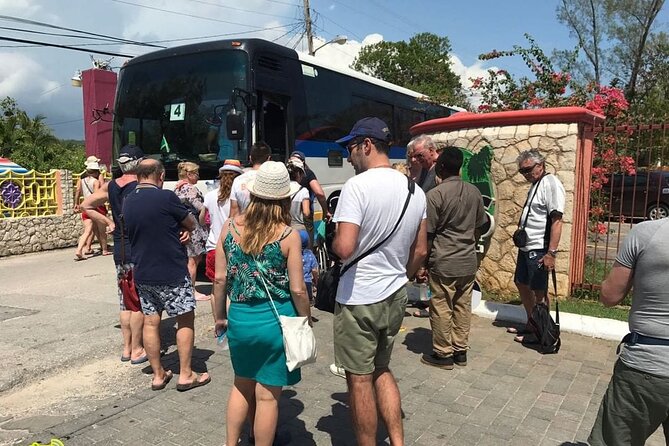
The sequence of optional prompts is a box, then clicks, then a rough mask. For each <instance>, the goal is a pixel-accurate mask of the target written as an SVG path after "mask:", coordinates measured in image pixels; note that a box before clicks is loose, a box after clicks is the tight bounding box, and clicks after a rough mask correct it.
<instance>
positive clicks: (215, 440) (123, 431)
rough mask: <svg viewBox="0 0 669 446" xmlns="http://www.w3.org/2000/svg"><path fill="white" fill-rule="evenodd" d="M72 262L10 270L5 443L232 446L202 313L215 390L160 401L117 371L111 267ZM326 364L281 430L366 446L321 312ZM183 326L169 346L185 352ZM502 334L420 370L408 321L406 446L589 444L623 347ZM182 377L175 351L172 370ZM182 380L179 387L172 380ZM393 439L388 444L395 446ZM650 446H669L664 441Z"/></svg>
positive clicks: (2, 390)
mask: <svg viewBox="0 0 669 446" xmlns="http://www.w3.org/2000/svg"><path fill="white" fill-rule="evenodd" d="M70 257H71V252H69V251H53V252H48V253H43V254H39V255H27V256H21V257H14V258H9V259H0V280H2V283H3V288H2V290H1V291H0V310H1V312H0V327H2V333H3V336H2V339H1V340H0V361H2V363H3V365H4V367H3V368H2V371H1V372H0V443H3V442H4V443H6V444H29V443H30V442H32V441H41V442H44V443H48V441H49V439H50V438H52V437H58V438H61V439H63V441H64V443H65V445H67V446H70V445H93V444H104V445H107V444H132V445H139V444H171V445H207V446H209V445H212V444H216V445H221V444H223V442H224V431H225V405H226V400H227V395H228V392H229V389H230V384H231V381H232V375H231V366H230V361H229V358H228V353H227V352H223V351H221V350H220V349H219V348H218V346H217V345H216V343H215V340H214V339H213V336H212V333H211V329H210V325H211V323H210V321H211V319H210V318H211V316H210V314H209V311H210V310H209V307H208V304H207V303H204V304H203V303H200V304H199V305H200V306H199V307H198V313H199V315H198V319H197V321H196V324H198V329H197V339H196V351H195V356H196V360H195V363H194V364H195V367H196V368H197V369H199V370H204V369H205V368H206V369H207V370H208V371H209V372H210V373H211V374H212V377H213V381H212V383H211V384H210V385H208V386H206V387H203V388H199V389H194V390H192V391H190V392H186V393H178V392H176V390H175V389H174V384H171V385H170V386H168V388H167V389H166V390H164V391H161V392H151V391H150V390H149V384H150V377H149V375H148V374H147V373H148V372H149V370H148V369H147V368H142V367H141V366H138V367H132V366H129V365H127V364H121V363H120V361H119V360H118V354H119V351H118V347H119V342H118V339H119V334H118V329H117V328H115V325H116V316H117V315H116V311H117V307H116V305H117V304H116V300H115V291H114V287H113V285H114V284H113V277H112V276H110V274H112V273H111V271H112V268H113V267H112V262H111V259H109V258H102V257H98V258H93V259H91V260H87V261H85V262H77V263H75V262H72V260H71V259H70ZM315 314H316V315H317V316H318V317H319V319H320V321H319V322H318V323H317V324H316V326H315V331H316V335H317V337H318V339H319V340H320V344H319V349H320V357H319V361H318V363H317V364H315V365H311V366H308V367H306V368H305V369H304V370H303V380H302V382H301V383H300V384H298V385H297V386H295V387H293V388H287V389H285V390H284V392H283V398H282V400H281V414H280V420H279V423H280V427H279V431H280V432H286V433H287V434H288V435H290V437H291V441H290V444H291V445H329V444H332V445H336V446H344V445H353V444H354V441H353V437H352V433H351V429H350V421H349V410H348V405H347V402H348V401H347V395H346V386H345V382H344V380H342V379H340V378H337V377H334V376H332V375H330V373H329V372H328V370H327V366H328V364H329V363H330V362H331V361H332V342H331V330H332V324H331V316H330V315H328V314H322V313H318V312H315ZM171 322H172V321H171V320H167V321H166V322H164V327H163V328H164V333H163V334H164V340H165V341H166V342H167V343H168V345H172V344H173V342H174V330H173V328H172V323H171ZM502 325H503V323H495V322H491V321H490V320H487V319H480V318H476V317H475V318H474V321H473V328H472V350H471V352H470V354H469V365H468V366H467V367H464V368H456V369H455V370H453V371H444V370H439V369H435V368H432V367H428V366H425V365H423V364H421V363H420V361H419V357H420V354H421V353H422V352H425V351H427V350H429V343H430V333H429V330H428V327H429V324H428V322H427V320H425V319H417V318H413V317H407V318H406V319H405V321H404V329H403V331H402V333H401V335H400V336H399V339H398V342H397V344H396V347H395V352H394V358H393V363H392V367H393V370H394V372H395V374H396V376H397V378H398V381H399V386H400V390H401V393H402V402H403V411H404V417H405V418H404V422H405V430H406V439H407V444H414V445H423V446H429V445H446V444H463V445H475V444H476V445H504V444H514V445H517V444H537V445H564V444H573V443H578V442H579V441H580V442H582V441H584V440H585V439H586V438H587V435H588V432H589V429H590V427H591V426H592V423H593V421H594V418H595V415H596V411H597V408H598V406H599V402H600V401H601V397H602V394H603V392H604V391H605V389H606V385H607V384H608V381H609V379H610V374H611V370H612V367H613V362H614V360H615V343H613V342H608V341H602V340H596V339H591V338H585V337H582V336H578V335H572V334H565V335H564V337H563V347H562V350H561V351H560V353H559V354H558V355H553V356H542V355H540V354H538V353H537V352H535V351H533V350H529V349H526V348H524V347H523V346H521V345H520V344H517V343H514V342H513V341H512V339H511V337H510V335H508V334H506V333H505V330H504V328H503V326H502ZM164 362H165V364H166V365H167V366H168V367H170V368H171V369H172V370H174V371H177V370H178V364H177V359H176V352H174V347H173V345H172V346H171V347H170V350H169V352H168V354H167V355H166V356H165V358H164ZM173 382H174V381H173ZM384 439H385V438H384V435H383V433H381V434H380V436H379V443H380V444H385V443H384ZM648 444H649V445H652V446H657V445H663V444H665V442H664V438H663V437H662V434H661V432H657V433H656V434H655V435H654V436H653V437H652V438H651V440H650V441H649V442H648Z"/></svg>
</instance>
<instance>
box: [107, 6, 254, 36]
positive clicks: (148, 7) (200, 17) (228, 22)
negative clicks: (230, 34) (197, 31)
mask: <svg viewBox="0 0 669 446" xmlns="http://www.w3.org/2000/svg"><path fill="white" fill-rule="evenodd" d="M112 1H113V2H116V3H123V4H125V5H130V6H136V7H138V8H145V9H151V10H153V11H160V12H166V13H168V14H176V15H180V16H183V17H192V18H195V19H202V20H209V21H211V22H218V23H227V24H228V25H239V26H245V27H247V28H255V29H262V27H260V26H254V25H247V24H246V23H238V22H230V21H228V20H220V19H215V18H213V17H204V16H200V15H195V14H188V13H185V12H179V11H172V10H170V9H163V8H156V7H155V6H147V5H140V4H139V3H132V2H126V1H124V0H112Z"/></svg>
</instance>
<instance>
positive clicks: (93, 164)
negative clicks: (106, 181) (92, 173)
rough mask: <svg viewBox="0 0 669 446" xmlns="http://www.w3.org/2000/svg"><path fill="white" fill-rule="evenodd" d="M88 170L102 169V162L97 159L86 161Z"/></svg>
mask: <svg viewBox="0 0 669 446" xmlns="http://www.w3.org/2000/svg"><path fill="white" fill-rule="evenodd" d="M86 170H100V164H98V162H97V161H92V162H88V163H86Z"/></svg>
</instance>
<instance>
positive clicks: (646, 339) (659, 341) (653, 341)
mask: <svg viewBox="0 0 669 446" xmlns="http://www.w3.org/2000/svg"><path fill="white" fill-rule="evenodd" d="M622 342H624V343H625V344H630V345H634V344H646V345H669V339H664V338H656V337H654V336H646V335H642V334H639V333H637V332H636V331H633V332H631V333H627V334H626V335H625V337H624V338H623V340H622Z"/></svg>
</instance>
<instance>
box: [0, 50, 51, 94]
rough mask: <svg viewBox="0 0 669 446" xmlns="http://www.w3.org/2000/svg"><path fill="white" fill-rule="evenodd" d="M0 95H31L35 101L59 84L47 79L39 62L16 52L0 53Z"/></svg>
mask: <svg viewBox="0 0 669 446" xmlns="http://www.w3.org/2000/svg"><path fill="white" fill-rule="evenodd" d="M0 60H2V64H0V97H3V98H4V97H5V96H11V97H18V96H21V97H32V98H33V101H35V102H37V101H38V100H40V99H41V98H43V97H45V96H46V95H47V94H49V93H46V92H47V91H49V90H51V92H50V93H52V92H54V91H55V88H56V87H58V86H59V85H60V84H59V83H58V82H56V81H54V80H50V79H47V77H46V76H45V74H46V73H47V71H46V70H44V67H42V66H41V65H40V64H39V63H37V62H35V61H34V60H33V59H31V58H30V57H28V56H24V55H22V54H17V53H0Z"/></svg>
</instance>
